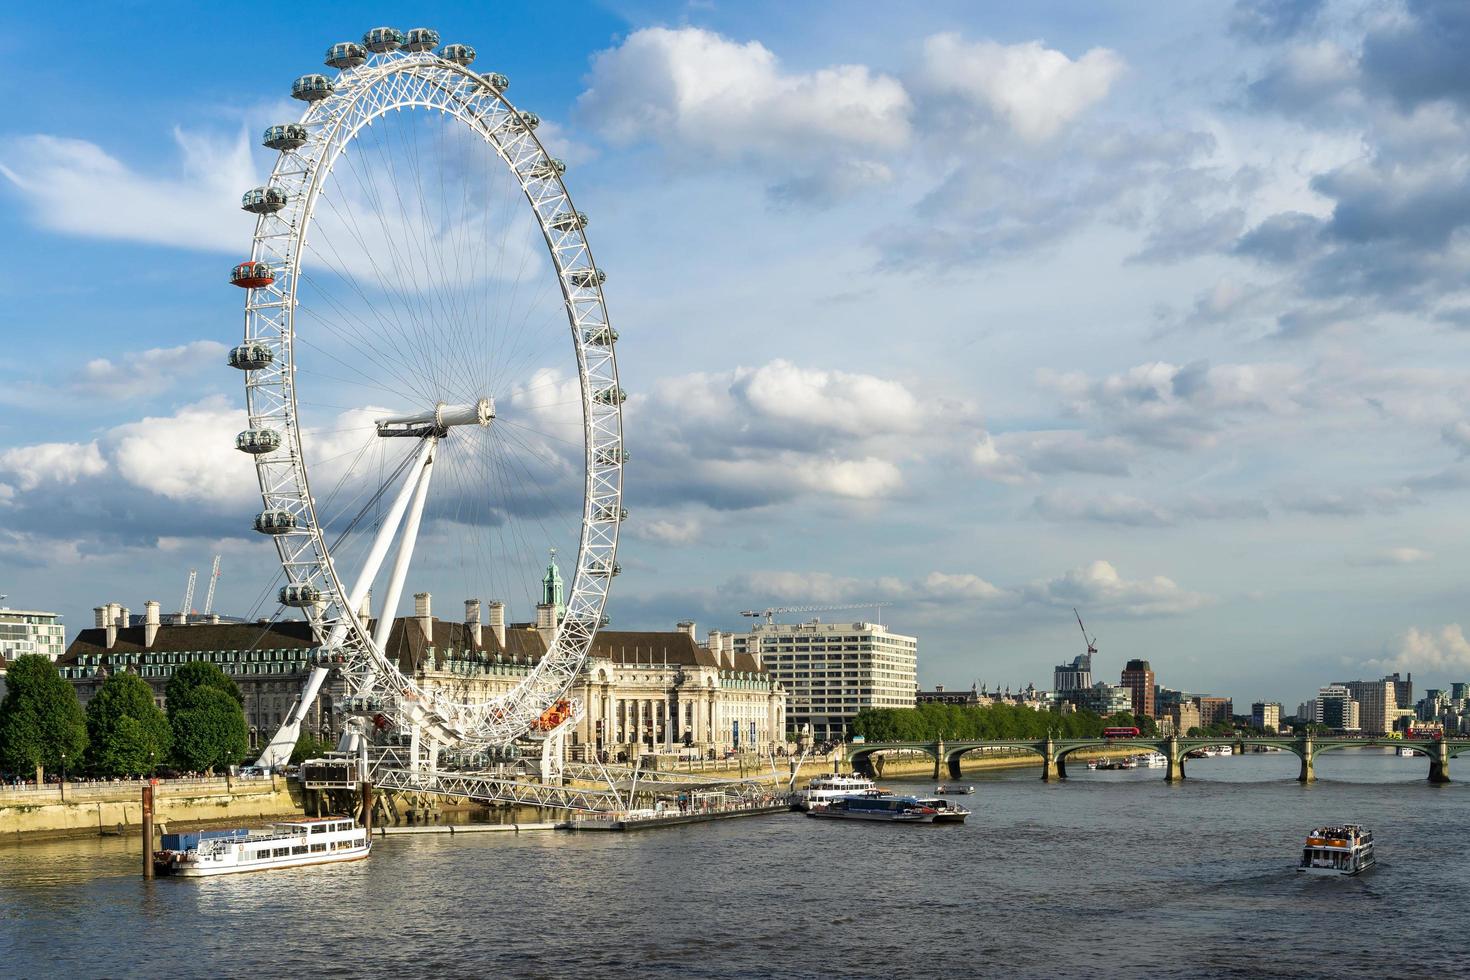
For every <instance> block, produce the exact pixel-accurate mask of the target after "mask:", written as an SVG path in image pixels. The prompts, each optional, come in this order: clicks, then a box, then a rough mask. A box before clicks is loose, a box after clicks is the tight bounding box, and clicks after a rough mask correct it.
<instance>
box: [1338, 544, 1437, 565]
mask: <svg viewBox="0 0 1470 980" xmlns="http://www.w3.org/2000/svg"><path fill="white" fill-rule="evenodd" d="M1433 560H1434V552H1432V551H1425V550H1424V549H1423V548H1385V549H1383V550H1382V551H1374V552H1370V553H1368V554H1366V555H1359V556H1357V557H1354V558H1349V559H1348V564H1350V565H1366V566H1375V565H1420V564H1423V563H1424V562H1427V561H1433Z"/></svg>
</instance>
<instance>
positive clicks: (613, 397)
mask: <svg viewBox="0 0 1470 980" xmlns="http://www.w3.org/2000/svg"><path fill="white" fill-rule="evenodd" d="M592 399H593V401H599V402H602V403H603V404H604V405H621V404H622V403H623V402H625V401H627V399H628V393H627V392H626V391H624V390H623V389H622V388H619V387H618V386H617V385H608V386H607V387H606V388H602V389H599V390H598V391H595V392H593V394H592Z"/></svg>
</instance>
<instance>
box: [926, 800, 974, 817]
mask: <svg viewBox="0 0 1470 980" xmlns="http://www.w3.org/2000/svg"><path fill="white" fill-rule="evenodd" d="M919 803H920V805H922V806H927V807H928V808H929V809H931V810H933V811H934V822H935V823H964V822H965V818H966V817H968V816H969V815H970V808H969V807H964V806H960V805H959V804H958V803H955V802H954V801H952V800H942V799H940V798H939V797H937V796H936V797H928V798H924V797H920V798H919Z"/></svg>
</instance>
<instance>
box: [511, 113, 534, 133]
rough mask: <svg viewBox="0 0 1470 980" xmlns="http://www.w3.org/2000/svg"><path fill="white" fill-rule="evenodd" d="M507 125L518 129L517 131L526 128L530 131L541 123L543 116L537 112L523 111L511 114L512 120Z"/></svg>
mask: <svg viewBox="0 0 1470 980" xmlns="http://www.w3.org/2000/svg"><path fill="white" fill-rule="evenodd" d="M506 125H507V126H508V127H509V128H510V129H513V130H516V131H517V132H519V131H521V130H525V131H526V132H528V133H529V132H530V131H531V130H533V129H535V128H536V127H537V126H539V125H541V117H540V116H538V115H536V113H534V112H522V113H518V114H516V115H513V116H511V118H510V122H509V123H507V124H506Z"/></svg>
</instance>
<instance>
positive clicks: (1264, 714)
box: [1251, 701, 1281, 735]
mask: <svg viewBox="0 0 1470 980" xmlns="http://www.w3.org/2000/svg"><path fill="white" fill-rule="evenodd" d="M1251 727H1252V728H1259V729H1261V730H1262V731H1265V732H1267V733H1268V734H1272V735H1274V734H1276V732H1277V731H1278V730H1280V728H1281V705H1280V704H1279V703H1277V702H1275V701H1257V702H1255V703H1254V704H1252V705H1251Z"/></svg>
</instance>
